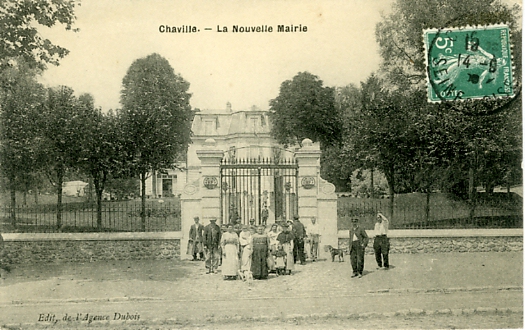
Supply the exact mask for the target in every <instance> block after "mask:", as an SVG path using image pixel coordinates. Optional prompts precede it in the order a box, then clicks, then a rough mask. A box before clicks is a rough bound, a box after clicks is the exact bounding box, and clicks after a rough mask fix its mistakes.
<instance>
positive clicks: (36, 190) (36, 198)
mask: <svg viewBox="0 0 525 330" xmlns="http://www.w3.org/2000/svg"><path fill="white" fill-rule="evenodd" d="M35 204H37V205H38V188H35Z"/></svg>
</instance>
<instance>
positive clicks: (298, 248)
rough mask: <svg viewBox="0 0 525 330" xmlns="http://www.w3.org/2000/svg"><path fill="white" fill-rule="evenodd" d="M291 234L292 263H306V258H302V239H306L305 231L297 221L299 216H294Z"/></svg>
mask: <svg viewBox="0 0 525 330" xmlns="http://www.w3.org/2000/svg"><path fill="white" fill-rule="evenodd" d="M292 232H293V235H294V240H293V259H294V263H296V262H297V261H298V260H299V261H300V262H301V265H304V264H305V263H306V258H305V256H304V239H305V237H306V229H304V225H303V224H302V223H301V221H299V216H297V215H294V217H293V224H292Z"/></svg>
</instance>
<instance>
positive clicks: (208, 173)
mask: <svg viewBox="0 0 525 330" xmlns="http://www.w3.org/2000/svg"><path fill="white" fill-rule="evenodd" d="M216 146H217V144H216V142H215V140H214V139H207V140H206V141H205V142H204V149H202V150H197V157H199V159H200V161H201V178H200V183H199V186H200V190H201V214H202V218H201V223H202V224H203V225H207V224H208V223H209V222H210V219H211V218H216V219H217V224H218V225H220V221H221V189H220V187H221V186H220V182H219V180H220V175H221V169H220V168H221V167H220V166H221V160H222V158H223V157H224V151H222V150H218V149H217V147H216Z"/></svg>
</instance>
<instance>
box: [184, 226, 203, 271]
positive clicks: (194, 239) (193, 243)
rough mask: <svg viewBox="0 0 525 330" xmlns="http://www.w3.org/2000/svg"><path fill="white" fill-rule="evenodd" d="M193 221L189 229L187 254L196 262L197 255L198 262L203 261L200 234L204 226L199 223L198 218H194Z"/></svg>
mask: <svg viewBox="0 0 525 330" xmlns="http://www.w3.org/2000/svg"><path fill="white" fill-rule="evenodd" d="M193 220H194V221H195V223H194V224H193V225H191V227H190V235H189V236H190V238H189V242H188V251H187V253H188V254H189V255H193V261H196V260H197V254H198V255H199V257H200V260H204V249H203V247H202V232H203V231H204V226H203V225H201V224H200V223H199V217H195V218H193Z"/></svg>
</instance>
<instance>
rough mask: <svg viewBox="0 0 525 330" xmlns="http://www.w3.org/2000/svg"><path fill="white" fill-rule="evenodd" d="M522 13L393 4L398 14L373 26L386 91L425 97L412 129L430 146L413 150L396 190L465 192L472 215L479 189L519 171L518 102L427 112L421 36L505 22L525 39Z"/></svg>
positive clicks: (471, 3)
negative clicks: (520, 27) (426, 31)
mask: <svg viewBox="0 0 525 330" xmlns="http://www.w3.org/2000/svg"><path fill="white" fill-rule="evenodd" d="M520 12H521V9H520V6H518V5H514V6H508V5H506V4H504V3H503V2H501V1H497V0H496V1H495V0H481V1H477V0H466V1H459V2H458V1H452V0H430V1H425V2H421V1H415V0H396V1H395V3H394V4H393V11H392V12H391V13H390V14H388V15H386V16H385V17H383V20H382V21H381V22H380V23H379V24H378V25H377V26H376V38H377V41H378V43H379V46H380V54H381V56H382V58H383V63H382V65H381V74H382V75H384V76H385V77H386V83H385V84H384V86H386V87H388V89H389V90H397V91H398V93H399V95H403V94H404V95H405V97H406V98H408V99H410V98H412V96H414V95H420V96H419V98H420V100H415V99H413V98H412V99H413V100H414V102H415V103H414V105H417V106H413V111H414V112H416V113H421V114H424V115H422V116H419V117H416V118H415V121H413V122H411V125H415V126H416V127H418V130H419V131H420V132H423V133H424V134H425V138H423V139H422V141H420V145H419V147H418V148H415V149H414V152H413V153H412V160H411V161H410V162H408V163H407V164H408V165H409V166H408V167H407V171H406V172H407V173H404V175H403V177H402V182H398V185H399V184H400V183H402V184H405V185H407V184H408V186H410V185H414V188H416V189H418V190H422V191H427V192H428V191H430V190H431V189H432V188H431V187H432V186H436V185H442V186H444V187H447V188H449V189H454V188H453V187H456V188H457V187H462V188H461V189H460V191H459V192H460V193H461V190H464V191H467V192H468V193H466V194H465V195H467V196H469V199H470V200H471V201H472V209H471V214H473V210H474V207H475V194H474V191H475V188H474V187H475V185H476V184H478V183H481V184H484V185H486V186H487V187H488V188H489V190H490V187H491V186H493V185H494V184H495V183H496V182H502V181H505V180H507V179H505V177H506V178H510V177H512V175H511V174H510V173H515V172H518V171H519V159H521V148H520V146H521V101H520V99H521V97H517V98H516V99H515V100H514V101H511V102H508V100H505V101H475V102H469V103H460V104H458V103H455V104H450V103H444V104H438V105H435V104H425V102H424V100H425V99H426V95H425V89H426V84H425V82H426V79H425V77H426V54H425V51H424V45H423V38H422V35H423V30H424V29H427V28H442V27H445V28H446V27H453V26H467V25H471V26H476V25H479V26H483V25H487V24H493V23H501V22H506V23H508V24H509V26H510V29H511V31H512V33H513V35H515V36H516V35H518V36H521V31H518V30H517V24H516V22H517V19H516V18H517V17H518V16H519V14H520ZM513 40H514V44H515V45H517V47H516V49H515V52H514V56H515V61H516V63H519V64H518V65H517V72H516V73H517V75H516V80H517V81H519V82H520V83H519V84H518V85H521V63H520V62H521V41H520V38H519V39H516V38H514V39H513ZM401 102H402V101H401ZM506 118H507V119H509V118H511V119H512V120H511V121H507V120H505V119H506ZM505 174H508V175H507V176H505ZM442 178H447V179H449V180H451V182H446V181H442V180H441V179H442ZM411 179H412V180H411ZM410 181H412V182H410ZM507 181H508V180H507ZM467 182H468V183H467ZM467 187H468V188H467ZM454 190H455V189H454ZM427 196H428V195H427ZM427 198H428V197H427Z"/></svg>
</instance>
